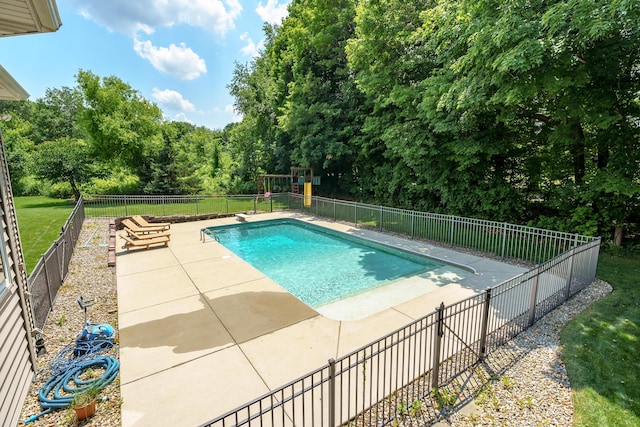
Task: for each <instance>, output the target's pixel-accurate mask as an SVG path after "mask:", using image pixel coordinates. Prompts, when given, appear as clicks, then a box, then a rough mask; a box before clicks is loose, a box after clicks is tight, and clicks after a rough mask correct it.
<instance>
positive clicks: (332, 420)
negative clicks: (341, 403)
mask: <svg viewBox="0 0 640 427" xmlns="http://www.w3.org/2000/svg"><path fill="white" fill-rule="evenodd" d="M329 425H330V426H335V425H336V361H335V360H333V359H329Z"/></svg>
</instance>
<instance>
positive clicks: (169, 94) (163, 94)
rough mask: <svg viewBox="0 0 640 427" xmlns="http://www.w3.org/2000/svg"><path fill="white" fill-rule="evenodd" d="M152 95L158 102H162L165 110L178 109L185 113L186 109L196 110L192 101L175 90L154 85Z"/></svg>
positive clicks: (161, 104)
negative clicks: (161, 88)
mask: <svg viewBox="0 0 640 427" xmlns="http://www.w3.org/2000/svg"><path fill="white" fill-rule="evenodd" d="M151 96H152V97H153V99H155V100H156V101H157V102H158V104H160V106H161V107H162V108H163V110H164V109H167V110H169V111H178V112H180V114H183V115H184V112H185V111H195V110H196V107H195V106H194V105H193V104H192V103H191V102H190V101H188V100H186V99H184V98H183V97H182V94H180V93H179V92H176V91H175V90H170V89H165V90H160V89H158V88H156V87H154V88H153V90H152V92H151ZM183 121H184V120H183Z"/></svg>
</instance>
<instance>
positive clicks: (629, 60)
mask: <svg viewBox="0 0 640 427" xmlns="http://www.w3.org/2000/svg"><path fill="white" fill-rule="evenodd" d="M265 33H266V36H267V37H266V42H265V47H264V49H263V51H262V53H261V55H260V56H259V57H257V58H256V59H255V60H254V61H252V62H251V63H250V64H246V65H242V64H240V65H238V66H237V67H236V70H235V74H234V79H233V81H232V82H231V84H230V85H229V88H230V90H231V92H232V94H233V95H234V96H235V98H236V100H237V104H236V107H237V108H238V110H239V111H240V112H242V114H243V116H244V120H243V121H242V122H241V123H240V124H238V125H237V126H235V127H234V129H233V130H232V131H231V134H230V138H233V139H237V140H243V141H245V143H246V144H248V147H247V151H246V152H247V153H260V155H259V156H256V157H252V158H247V159H246V161H245V163H246V164H247V171H248V173H254V172H255V171H257V170H270V171H277V172H283V171H285V170H286V169H287V167H288V166H289V164H298V165H304V166H311V167H314V168H315V170H317V171H320V172H321V174H322V175H323V181H322V186H321V189H320V191H322V192H324V193H325V194H335V195H340V196H345V195H348V196H349V197H351V198H354V199H360V200H366V201H371V202H375V203H380V204H385V205H392V206H399V207H403V208H409V209H416V210H423V211H432V212H441V213H447V214H454V215H462V216H472V217H480V218H487V219H492V220H499V221H513V222H518V223H525V224H531V225H536V226H542V227H546V228H552V229H556V230H563V231H569V232H579V233H584V234H590V235H602V236H604V237H605V239H614V237H615V239H614V240H615V242H616V243H617V244H620V243H621V241H622V237H623V235H625V234H626V235H627V236H628V237H633V236H637V233H638V222H639V221H638V219H639V217H640V163H639V162H640V95H639V94H640V5H639V4H638V3H637V2H628V1H624V0H606V1H599V0H551V1H549V0H488V1H481V2H479V1H477V0H415V1H410V2H407V1H404V0H330V1H326V0H322V1H320V0H301V1H295V0H294V1H293V2H292V4H291V5H290V7H289V16H288V17H287V18H286V19H285V20H284V21H283V22H282V24H281V25H280V26H266V27H265Z"/></svg>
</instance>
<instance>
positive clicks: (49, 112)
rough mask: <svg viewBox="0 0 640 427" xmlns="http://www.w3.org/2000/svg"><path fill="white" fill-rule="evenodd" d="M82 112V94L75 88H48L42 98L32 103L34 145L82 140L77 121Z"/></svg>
mask: <svg viewBox="0 0 640 427" xmlns="http://www.w3.org/2000/svg"><path fill="white" fill-rule="evenodd" d="M82 111H83V104H82V93H81V92H80V91H79V90H78V89H77V88H69V87H66V86H65V87H62V88H60V89H55V88H48V89H47V90H46V91H45V94H44V97H43V98H39V99H38V100H36V101H35V102H34V103H33V113H32V122H33V126H34V137H33V139H34V143H36V144H39V143H41V142H44V141H55V140H57V139H59V138H65V137H66V138H82V137H83V133H82V129H81V128H80V123H79V120H78V118H79V115H80V114H81V113H82Z"/></svg>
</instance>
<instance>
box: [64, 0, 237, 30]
mask: <svg viewBox="0 0 640 427" xmlns="http://www.w3.org/2000/svg"><path fill="white" fill-rule="evenodd" d="M73 3H74V4H75V6H76V8H77V10H78V11H79V13H80V14H81V15H82V16H84V17H85V18H87V19H90V20H93V21H95V22H96V23H98V24H100V25H102V26H104V27H106V28H108V29H109V30H110V31H116V32H120V33H123V34H128V35H131V36H133V35H135V34H137V33H139V32H140V31H142V32H144V33H146V34H151V33H152V32H154V31H155V29H156V28H160V27H172V26H174V25H178V24H186V25H190V26H194V27H200V28H203V29H205V30H207V31H212V32H213V33H215V34H218V35H220V36H224V35H225V34H226V33H227V32H228V31H229V30H231V29H233V28H234V27H235V21H236V19H238V17H239V16H240V12H242V6H241V5H240V3H239V2H238V0H224V2H223V1H222V0H171V1H168V0H135V1H131V0H107V1H104V0H103V1H86V0H73Z"/></svg>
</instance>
